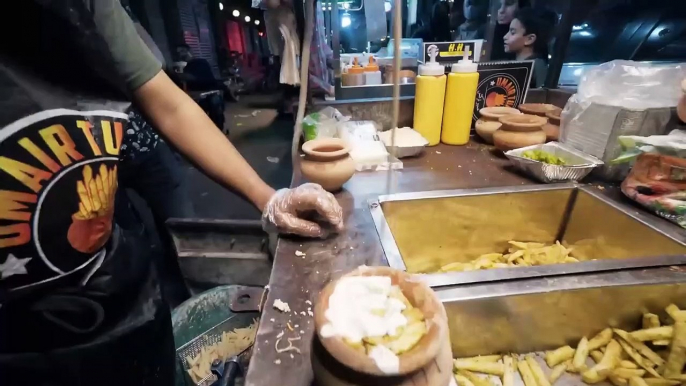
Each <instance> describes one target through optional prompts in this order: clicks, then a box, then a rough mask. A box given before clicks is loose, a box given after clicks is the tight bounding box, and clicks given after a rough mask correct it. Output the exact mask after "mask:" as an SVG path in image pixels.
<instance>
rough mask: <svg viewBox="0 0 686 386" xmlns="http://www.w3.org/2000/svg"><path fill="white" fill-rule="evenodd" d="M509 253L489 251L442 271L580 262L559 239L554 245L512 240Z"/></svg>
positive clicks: (449, 265)
mask: <svg viewBox="0 0 686 386" xmlns="http://www.w3.org/2000/svg"><path fill="white" fill-rule="evenodd" d="M509 243H510V245H511V247H510V248H509V249H508V251H507V252H508V253H506V254H503V253H488V254H485V255H481V256H479V257H477V258H476V259H474V260H473V261H471V262H469V263H450V264H447V265H444V266H443V267H441V269H440V272H455V271H476V270H479V269H493V268H509V267H531V266H535V265H549V264H564V263H578V262H579V260H577V259H575V258H574V257H572V256H571V252H572V250H571V249H570V248H566V247H565V246H563V245H562V244H560V242H559V241H556V242H555V244H553V245H545V244H542V243H525V242H519V241H510V242H509Z"/></svg>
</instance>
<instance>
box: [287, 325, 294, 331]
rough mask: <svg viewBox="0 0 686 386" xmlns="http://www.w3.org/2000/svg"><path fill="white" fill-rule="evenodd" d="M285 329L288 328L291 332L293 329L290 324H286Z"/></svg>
mask: <svg viewBox="0 0 686 386" xmlns="http://www.w3.org/2000/svg"><path fill="white" fill-rule="evenodd" d="M286 327H288V329H289V330H291V331H293V327H292V326H291V324H290V323H286Z"/></svg>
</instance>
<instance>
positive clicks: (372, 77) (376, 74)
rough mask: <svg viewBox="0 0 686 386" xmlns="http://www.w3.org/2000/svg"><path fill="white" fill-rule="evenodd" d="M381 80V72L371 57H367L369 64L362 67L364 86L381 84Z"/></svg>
mask: <svg viewBox="0 0 686 386" xmlns="http://www.w3.org/2000/svg"><path fill="white" fill-rule="evenodd" d="M382 83H383V81H382V80H381V70H379V65H378V64H377V63H376V61H375V60H374V57H373V56H370V57H369V63H368V64H367V65H366V66H364V84H366V85H367V86H369V85H372V84H382Z"/></svg>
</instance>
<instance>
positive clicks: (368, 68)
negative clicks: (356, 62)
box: [364, 56, 379, 72]
mask: <svg viewBox="0 0 686 386" xmlns="http://www.w3.org/2000/svg"><path fill="white" fill-rule="evenodd" d="M364 71H365V72H375V71H379V65H378V64H377V63H376V60H374V57H373V56H370V57H369V63H368V64H367V65H366V66H364Z"/></svg>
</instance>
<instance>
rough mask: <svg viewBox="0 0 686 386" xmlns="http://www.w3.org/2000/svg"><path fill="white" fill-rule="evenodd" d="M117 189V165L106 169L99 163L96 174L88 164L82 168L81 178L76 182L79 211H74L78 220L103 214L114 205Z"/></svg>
mask: <svg viewBox="0 0 686 386" xmlns="http://www.w3.org/2000/svg"><path fill="white" fill-rule="evenodd" d="M116 191H117V167H116V166H115V167H114V168H112V170H108V169H107V166H105V165H100V168H99V170H98V174H96V175H93V169H92V168H91V167H90V165H86V167H84V168H83V180H81V181H78V182H77V183H76V192H77V193H78V194H79V199H80V201H81V202H79V211H78V212H76V213H74V218H75V219H78V220H88V219H92V218H96V217H102V216H105V215H106V214H107V213H108V212H109V211H111V210H112V209H113V206H114V194H115V193H116Z"/></svg>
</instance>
